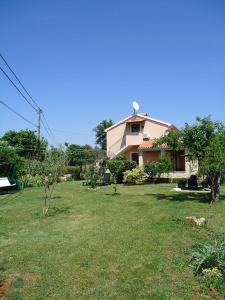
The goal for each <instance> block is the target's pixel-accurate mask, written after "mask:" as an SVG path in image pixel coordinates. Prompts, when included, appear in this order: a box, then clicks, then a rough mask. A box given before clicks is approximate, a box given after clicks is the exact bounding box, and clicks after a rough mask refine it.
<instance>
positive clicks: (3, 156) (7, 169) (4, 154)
mask: <svg viewBox="0 0 225 300" xmlns="http://www.w3.org/2000/svg"><path fill="white" fill-rule="evenodd" d="M23 163H24V160H23V159H22V158H21V157H19V155H18V153H17V151H16V150H15V148H14V147H12V146H10V145H9V143H8V142H6V141H1V140H0V176H3V177H10V176H11V175H12V176H13V173H14V171H15V166H16V173H17V174H14V175H18V174H19V173H20V171H21V168H22V166H23Z"/></svg>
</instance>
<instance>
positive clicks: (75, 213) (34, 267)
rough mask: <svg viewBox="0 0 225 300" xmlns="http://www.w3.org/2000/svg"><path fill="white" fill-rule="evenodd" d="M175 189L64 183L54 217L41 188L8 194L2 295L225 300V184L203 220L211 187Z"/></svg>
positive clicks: (0, 260) (0, 261)
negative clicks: (191, 219)
mask: <svg viewBox="0 0 225 300" xmlns="http://www.w3.org/2000/svg"><path fill="white" fill-rule="evenodd" d="M173 187H174V184H152V185H149V184H145V185H133V186H127V185H121V184H119V185H118V187H117V194H116V195H114V191H113V187H112V186H103V187H100V188H98V189H95V190H90V189H88V188H87V187H84V186H82V184H81V182H80V181H70V182H65V183H59V184H58V185H57V186H56V188H55V192H54V196H53V198H54V199H53V202H54V204H53V206H52V209H51V210H50V212H49V214H48V216H47V217H45V216H43V213H42V206H43V196H44V192H43V189H42V188H41V187H32V188H27V189H25V190H23V191H22V192H18V193H16V194H7V195H2V196H0V197H1V198H0V214H1V216H0V222H1V235H0V266H1V285H0V292H1V293H2V297H3V295H4V296H5V297H7V299H46V298H47V299H223V298H222V297H223V295H224V293H225V291H224V277H222V276H224V245H222V242H221V239H222V237H223V236H224V233H225V231H224V226H223V223H224V214H225V201H224V200H225V187H224V186H222V188H221V201H220V202H218V203H217V204H216V205H215V206H214V207H213V214H212V216H211V219H210V220H209V223H208V224H206V225H204V226H202V227H198V226H190V225H186V224H185V222H184V219H185V217H186V216H190V215H192V214H195V215H197V216H208V210H209V208H208V197H207V195H205V194H199V193H192V194H190V193H182V195H181V194H178V193H176V192H172V191H171V190H172V188H173ZM215 243H218V245H215ZM201 245H204V247H203V246H202V247H201ZM221 247H222V248H221Z"/></svg>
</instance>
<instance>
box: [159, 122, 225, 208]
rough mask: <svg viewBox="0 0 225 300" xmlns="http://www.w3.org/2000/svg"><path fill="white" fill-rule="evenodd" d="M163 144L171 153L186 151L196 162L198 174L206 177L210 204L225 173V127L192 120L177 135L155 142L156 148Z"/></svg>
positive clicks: (217, 192) (217, 195) (216, 123)
mask: <svg viewBox="0 0 225 300" xmlns="http://www.w3.org/2000/svg"><path fill="white" fill-rule="evenodd" d="M162 143H167V145H168V147H169V148H170V149H171V150H174V151H175V150H178V149H179V148H186V149H188V156H187V159H188V160H189V161H193V160H196V159H197V160H198V166H199V171H200V173H201V174H202V175H204V176H207V179H208V183H209V186H210V189H211V203H212V202H214V201H215V200H216V199H217V198H218V197H219V191H220V182H221V179H222V177H223V176H224V174H225V155H224V153H225V127H224V125H223V124H222V123H221V122H217V121H216V122H214V121H212V120H211V118H210V117H205V118H200V117H197V118H196V123H195V124H193V125H189V124H188V123H186V124H185V126H184V128H183V129H182V130H181V131H180V132H173V131H171V132H169V133H168V134H167V135H165V136H163V137H161V138H159V139H157V141H156V145H160V144H162Z"/></svg>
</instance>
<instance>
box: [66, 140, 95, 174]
mask: <svg viewBox="0 0 225 300" xmlns="http://www.w3.org/2000/svg"><path fill="white" fill-rule="evenodd" d="M66 155H67V159H68V164H69V166H79V168H80V172H81V171H82V167H83V166H85V165H88V164H92V163H94V162H95V159H96V152H95V150H94V149H93V148H92V147H91V146H90V145H84V146H80V145H77V144H70V145H69V144H68V146H67V149H66Z"/></svg>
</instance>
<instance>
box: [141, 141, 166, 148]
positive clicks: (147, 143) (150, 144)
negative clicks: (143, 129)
mask: <svg viewBox="0 0 225 300" xmlns="http://www.w3.org/2000/svg"><path fill="white" fill-rule="evenodd" d="M154 142H155V139H150V140H148V141H144V142H143V143H142V144H141V145H140V146H139V147H138V149H149V148H152V147H153V145H154ZM154 148H155V149H164V148H168V146H167V144H162V145H160V146H158V147H154ZM154 148H153V149H154Z"/></svg>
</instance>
